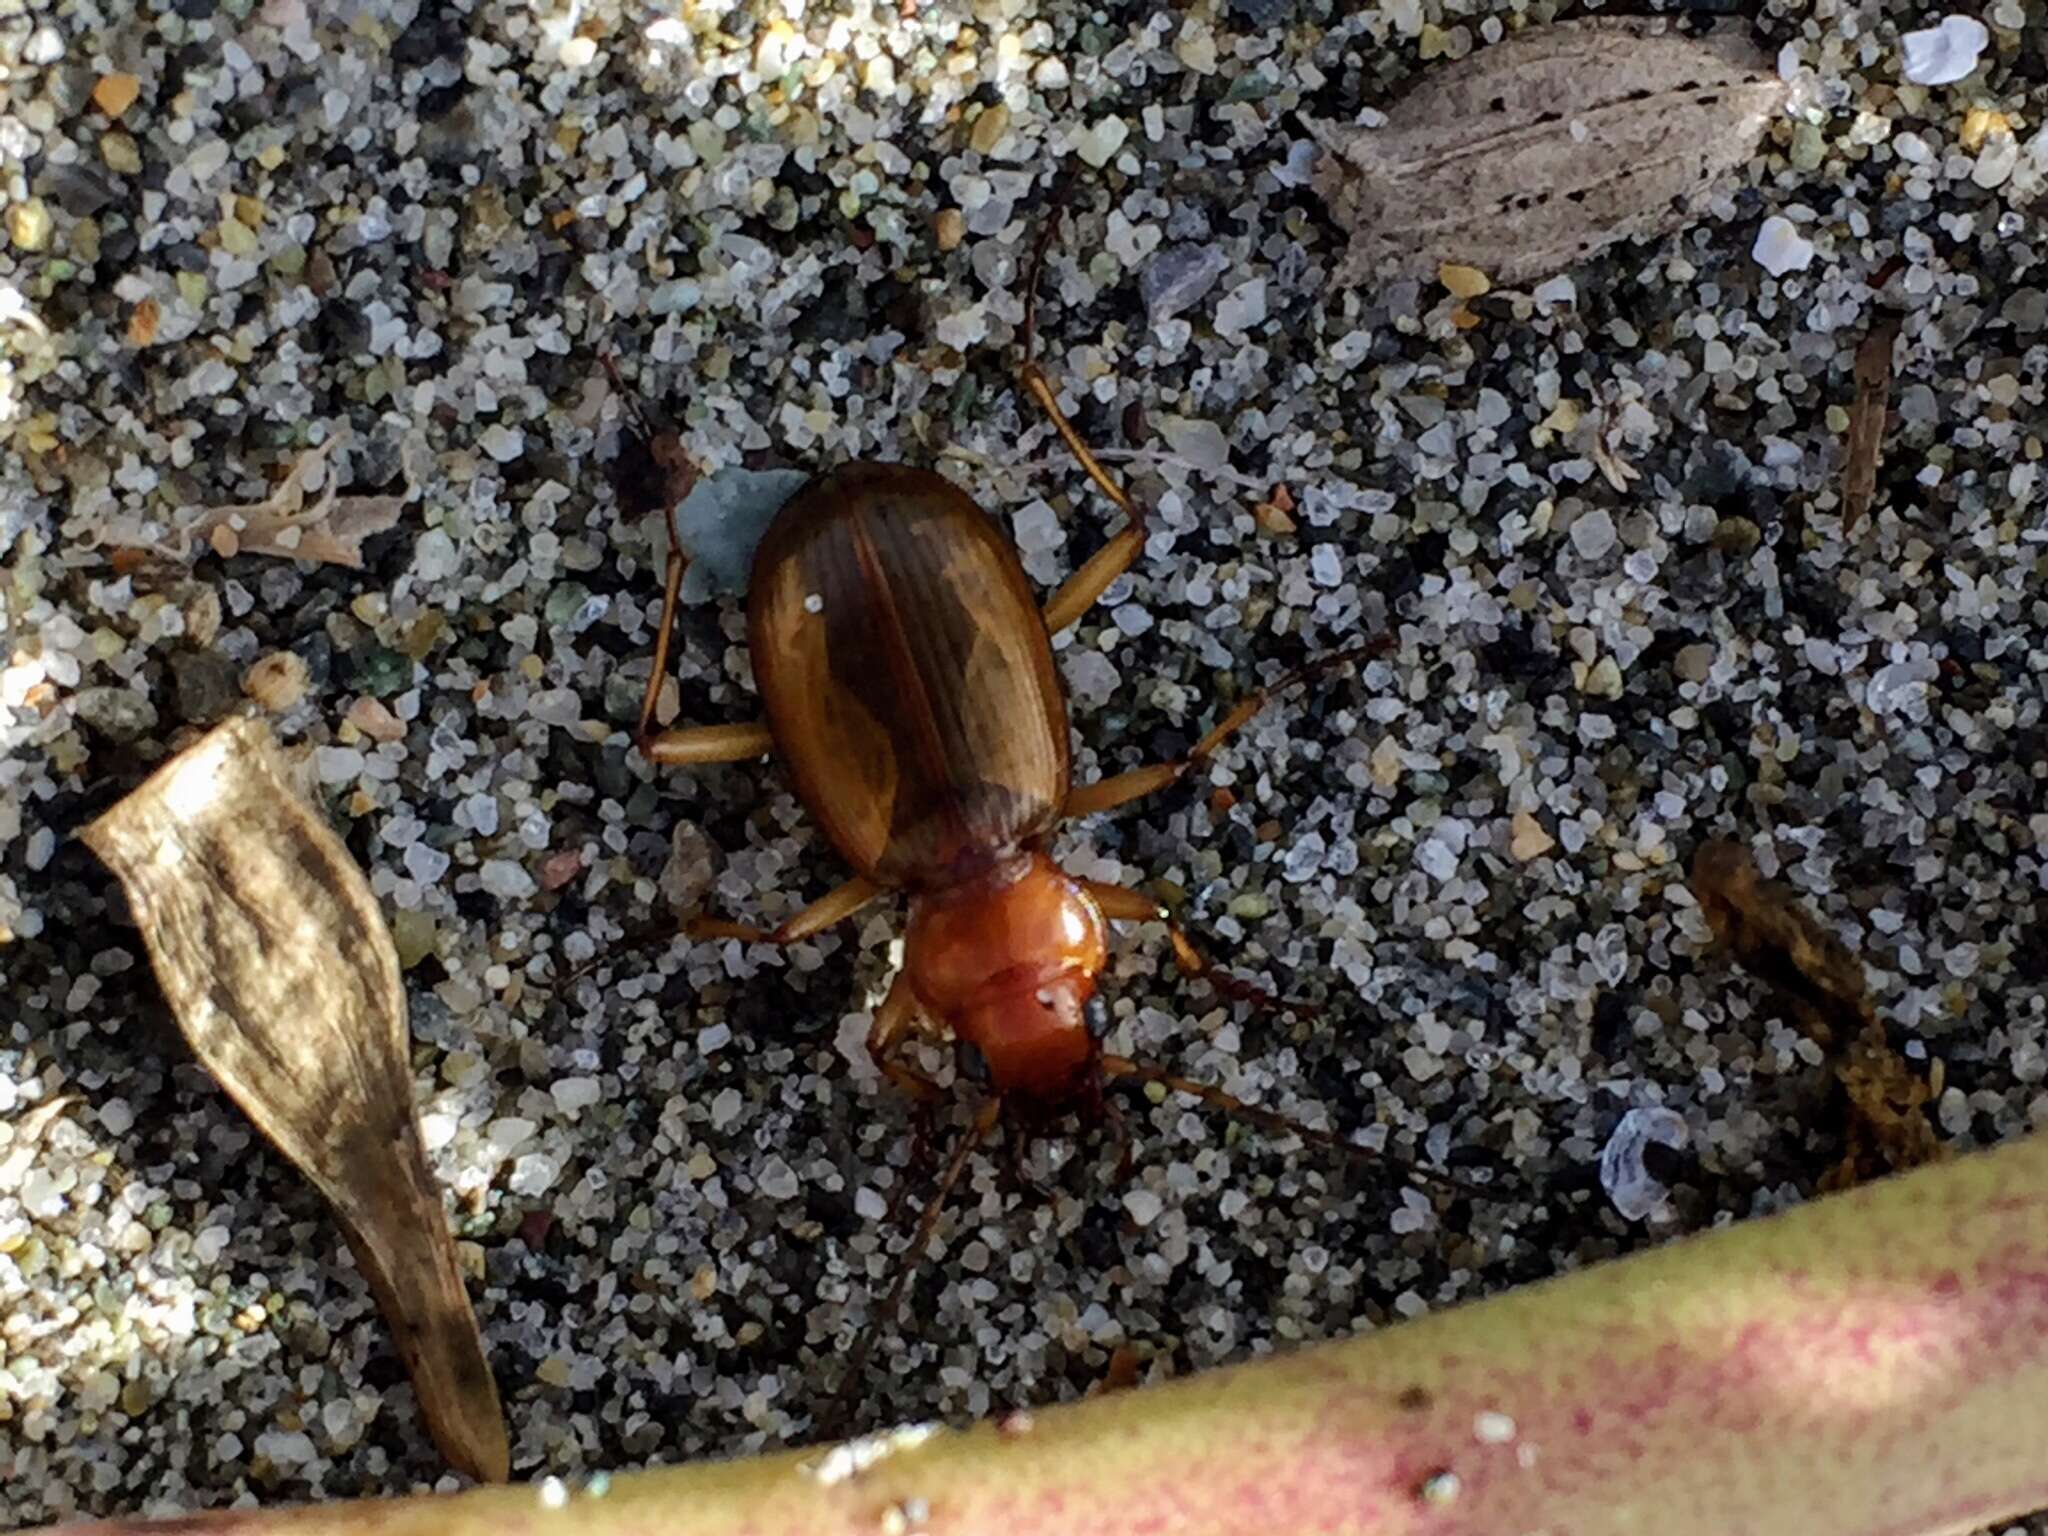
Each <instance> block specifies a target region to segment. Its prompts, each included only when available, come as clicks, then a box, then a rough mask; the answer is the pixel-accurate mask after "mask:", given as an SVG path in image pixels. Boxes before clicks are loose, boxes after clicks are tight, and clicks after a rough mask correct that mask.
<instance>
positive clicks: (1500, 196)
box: [1308, 17, 1785, 284]
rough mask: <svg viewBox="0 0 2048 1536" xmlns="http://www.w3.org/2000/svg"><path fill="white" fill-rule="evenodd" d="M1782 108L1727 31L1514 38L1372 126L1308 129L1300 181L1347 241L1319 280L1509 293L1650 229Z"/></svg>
mask: <svg viewBox="0 0 2048 1536" xmlns="http://www.w3.org/2000/svg"><path fill="white" fill-rule="evenodd" d="M1784 96H1785V86H1784V83H1783V82H1782V81H1780V80H1779V79H1778V77H1777V76H1776V74H1775V73H1774V72H1772V71H1771V70H1770V69H1769V68H1768V66H1767V64H1766V62H1765V60H1764V59H1763V58H1762V56H1761V55H1759V54H1757V53H1756V52H1755V51H1754V50H1753V49H1752V48H1751V47H1750V46H1749V45H1748V44H1747V42H1746V41H1745V40H1743V39H1740V38H1738V37H1735V36H1733V35H1727V36H1721V37H1717V38H1715V39H1713V40H1711V41H1696V40H1694V39H1691V38H1688V37H1685V36H1683V35H1681V34H1680V33H1678V32H1677V31H1675V30H1672V29H1670V28H1669V27H1667V25H1666V24H1665V23H1663V22H1661V21H1658V20H1655V19H1652V18H1641V17H1610V18H1600V19H1595V20H1590V21H1573V22H1564V23H1559V24H1557V25H1554V26H1547V27H1531V28H1529V29H1528V30H1527V31H1524V32H1519V33H1516V34H1515V35H1513V36H1511V37H1509V38H1507V39H1505V40H1504V41H1502V42H1499V43H1496V44H1494V45H1493V46H1492V47H1490V48H1483V49H1480V50H1479V51H1477V52H1475V53H1473V54H1470V55H1468V56H1467V57H1465V58H1463V59H1460V60H1458V61H1457V62H1456V63H1454V64H1448V65H1445V66H1444V67H1443V68H1441V69H1437V70H1432V71H1430V72H1429V73H1427V74H1426V75H1424V76H1423V78H1422V79H1421V81H1420V82H1419V84H1417V85H1416V87H1415V88H1414V89H1412V90H1411V91H1410V92H1409V93H1408V94H1407V95H1405V96H1403V97H1402V98H1401V99H1400V100H1399V101H1397V102H1396V103H1395V104H1394V105H1393V106H1392V107H1391V108H1390V109H1389V110H1388V112H1387V118H1386V123H1385V125H1384V126H1382V127H1378V128H1349V127H1342V126H1337V125H1331V124H1317V123H1313V122H1311V123H1310V124H1309V125H1308V126H1309V128H1310V131H1311V132H1313V133H1314V134H1315V135H1316V137H1317V138H1318V139H1319V140H1320V141H1321V142H1322V145H1323V147H1324V149H1325V150H1326V151H1327V153H1326V154H1324V155H1323V156H1322V157H1321V158H1320V160H1319V161H1318V162H1317V165H1316V170H1315V184H1316V188H1317V190H1318V191H1319V192H1320V193H1321V194H1322V195H1323V197H1324V198H1325V199H1326V200H1327V201H1328V202H1329V204H1330V212H1331V215H1332V216H1333V217H1334V218H1335V219H1336V221H1337V222H1338V223H1339V224H1341V225H1343V226H1344V227H1345V228H1346V229H1348V230H1349V231H1350V232H1351V246H1350V250H1349V251H1348V252H1347V254H1346V256H1345V258H1344V261H1343V264H1342V266H1341V267H1340V268H1339V270H1338V272H1337V275H1336V280H1337V281H1338V282H1339V283H1356V282H1359V281H1361V280H1363V279H1366V278H1368V277H1373V276H1379V275H1399V276H1405V277H1428V276H1432V275H1434V274H1435V273H1436V272H1437V271H1438V269H1439V268H1440V267H1441V266H1443V265H1444V264H1447V263H1448V264H1451V265H1455V266H1461V267H1471V268H1477V269H1478V270H1479V271H1481V272H1484V273H1485V274H1487V275H1488V276H1489V277H1490V278H1491V279H1492V280H1493V281H1494V282H1495V283H1497V284H1498V283H1518V282H1524V281H1527V280H1529V279H1531V278H1535V277H1541V276H1543V275H1545V274H1547V273H1551V272H1556V271H1559V270H1560V269H1562V268H1564V267H1568V266H1571V265H1572V264H1574V263H1575V262H1579V261H1582V260H1584V259H1585V258H1586V257H1588V256H1591V255H1592V254H1593V253H1594V252H1596V251H1599V250H1602V249H1604V248H1605V247H1607V246H1609V245H1612V244H1614V243H1615V242H1616V241H1618V240H1626V239H1630V238H1633V237H1641V236H1655V235H1662V234H1665V233H1667V232H1669V231H1670V230H1672V229H1675V228H1677V227H1678V226H1679V225H1681V224H1683V223H1684V222H1685V221H1686V220H1687V219H1689V218H1691V217H1693V216H1694V215H1695V214H1696V213H1697V212H1698V210H1699V209H1700V208H1701V207H1703V206H1704V204H1705V202H1706V199H1707V196H1708V194H1709V192H1710V191H1711V190H1712V188H1713V186H1714V185H1715V183H1716V182H1718V181H1719V180H1720V179H1721V178H1722V177H1723V176H1724V175H1726V174H1727V173H1728V172H1730V171H1732V170H1733V169H1734V168H1735V167H1737V166H1739V165H1741V164H1742V163H1743V162H1744V161H1745V160H1747V159H1748V158H1749V156H1750V154H1751V153H1752V152H1753V151H1754V149H1755V147H1756V143H1757V140H1758V138H1759V137H1760V136H1761V135H1762V133H1763V131H1764V129H1765V127H1766V126H1767V125H1768V124H1769V122H1770V119H1771V116H1772V114H1773V113H1774V112H1776V111H1777V110H1778V108H1779V105H1780V104H1781V103H1782V102H1783V100H1784Z"/></svg>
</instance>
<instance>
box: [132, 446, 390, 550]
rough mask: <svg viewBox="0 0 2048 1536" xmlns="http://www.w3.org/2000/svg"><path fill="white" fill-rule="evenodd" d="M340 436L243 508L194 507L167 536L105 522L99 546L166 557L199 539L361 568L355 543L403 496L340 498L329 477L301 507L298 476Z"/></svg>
mask: <svg viewBox="0 0 2048 1536" xmlns="http://www.w3.org/2000/svg"><path fill="white" fill-rule="evenodd" d="M347 439H348V434H347V433H346V432H337V433H336V434H335V435H334V436H332V437H330V438H328V439H327V441H326V442H324V443H322V444H320V446H319V447H317V448H309V449H307V450H306V451H305V452H303V453H301V454H300V455H299V457H298V458H297V460H296V461H294V462H293V464H292V467H291V469H290V470H289V471H288V472H287V473H286V475H285V477H284V479H283V480H282V481H280V482H279V484H278V486H277V488H276V489H275V490H273V491H272V492H271V493H270V494H269V495H268V496H266V497H264V498H263V500H261V501H257V502H251V503H249V504H247V505H245V506H228V507H202V508H200V509H199V510H198V511H197V512H196V513H191V514H188V515H186V516H185V517H182V518H180V519H179V521H178V522H177V524H176V526H174V527H173V528H172V529H171V530H170V531H169V532H168V533H166V534H161V535H158V534H153V533H152V532H151V531H150V529H149V527H148V526H147V525H146V524H145V523H144V521H143V520H142V519H140V518H134V517H124V518H116V519H113V520H111V521H110V522H109V523H108V524H107V525H106V526H105V527H103V528H102V529H101V530H100V542H101V543H102V544H117V545H122V546H127V547H131V548H136V549H144V550H148V551H150V552H151V553H154V554H158V555H161V556H163V557H165V558H166V559H171V560H189V559H191V558H192V549H193V545H194V544H195V543H196V542H204V543H206V544H207V545H208V546H209V547H210V548H212V549H214V550H215V551H216V552H217V553H220V554H223V555H227V554H244V555H276V556H279V557H281V558H284V559H290V560H317V561H320V562H321V563H323V564H326V565H344V566H347V567H348V568H349V569H350V570H357V571H359V570H361V569H362V568H363V548H362V547H363V541H364V540H365V539H368V538H371V537H373V536H375V535H377V534H380V533H382V532H384V531H385V530H386V529H388V528H390V527H391V526H392V525H393V524H395V523H396V522H397V521H398V514H399V512H400V511H401V510H402V509H403V507H404V506H405V497H403V496H343V495H340V494H338V493H337V492H336V490H335V487H334V482H333V480H332V479H330V480H329V481H328V483H327V485H326V486H325V487H324V488H323V489H322V490H321V492H320V497H319V499H318V500H317V501H315V502H314V503H313V505H312V506H310V507H308V506H307V505H306V484H305V482H306V476H307V475H308V473H310V472H311V470H312V468H313V466H314V465H316V464H324V463H325V462H326V461H327V456H328V455H329V454H331V453H333V452H334V450H335V449H336V448H337V447H339V446H340V445H341V444H342V443H343V442H346V441H347Z"/></svg>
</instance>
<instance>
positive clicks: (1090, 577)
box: [1017, 214, 1145, 634]
mask: <svg viewBox="0 0 2048 1536" xmlns="http://www.w3.org/2000/svg"><path fill="white" fill-rule="evenodd" d="M1058 228H1059V217H1058V215H1057V214H1055V215H1054V216H1053V218H1052V219H1050V220H1049V221H1048V222H1047V224H1046V226H1045V232H1044V233H1043V234H1042V235H1040V236H1039V239H1038V248H1037V250H1036V251H1035V252H1033V254H1032V257H1031V275H1030V277H1029V278H1028V279H1027V280H1026V282H1025V299H1024V361H1023V364H1022V365H1021V366H1020V367H1019V368H1018V370H1017V374H1018V379H1019V382H1021V383H1022V384H1023V386H1024V392H1025V393H1026V394H1028V395H1030V396H1031V398H1032V399H1034V400H1036V401H1037V402H1038V405H1039V409H1041V410H1042V411H1044V412H1045V414H1046V416H1047V418H1048V419H1049V420H1050V421H1051V422H1052V424H1053V429H1054V430H1055V431H1057V432H1058V433H1059V435H1060V437H1061V439H1062V440H1063V441H1064V442H1065V443H1066V445H1067V447H1068V448H1069V449H1070V450H1072V452H1073V455H1074V457H1075V458H1076V459H1078V460H1079V461H1080V464H1081V468H1082V469H1084V470H1086V471H1087V472H1088V478H1089V479H1090V480H1093V481H1094V482H1095V483H1096V485H1098V486H1099V487H1101V489H1102V494H1103V495H1105V496H1107V497H1108V498H1109V499H1110V500H1111V501H1112V502H1114V503H1115V504H1116V508H1117V510H1118V511H1119V512H1121V513H1123V515H1124V517H1125V518H1126V519H1127V522H1126V524H1125V526H1124V527H1122V528H1120V529H1118V530H1117V532H1116V534H1115V536H1114V537H1113V538H1111V539H1110V541H1109V542H1108V543H1107V544H1105V545H1103V546H1102V548H1100V549H1098V550H1097V551H1095V553H1094V554H1092V555H1090V556H1089V557H1088V559H1087V560H1086V561H1084V562H1083V563H1082V565H1081V568H1080V569H1079V570H1078V571H1076V572H1074V574H1073V575H1071V576H1069V577H1068V578H1067V579H1066V580H1065V581H1064V582H1063V583H1061V585H1060V589H1059V591H1057V592H1055V593H1054V594H1053V597H1052V601H1051V602H1049V603H1047V604H1046V605H1045V627H1046V628H1047V629H1048V630H1050V631H1051V632H1052V633H1054V634H1058V633H1059V632H1060V631H1061V630H1063V629H1065V628H1066V627H1067V626H1068V625H1069V624H1072V623H1073V622H1074V621H1075V620H1076V619H1078V618H1080V617H1081V615H1082V614H1084V613H1086V612H1087V611H1088V610H1089V609H1090V608H1091V607H1093V606H1094V603H1095V600H1096V599H1097V598H1098V597H1100V596H1102V594H1103V593H1104V592H1105V591H1106V590H1107V589H1108V587H1109V584H1110V583H1111V582H1113V581H1115V580H1116V579H1117V577H1119V576H1121V575H1123V573H1124V572H1125V571H1127V570H1129V569H1130V568H1131V562H1133V561H1134V560H1136V559H1137V558H1138V552H1139V551H1140V550H1142V549H1143V548H1144V547H1145V509H1144V508H1143V507H1141V506H1140V505H1139V504H1138V503H1137V502H1136V501H1135V500H1133V499H1132V497H1131V494H1130V492H1128V491H1126V490H1125V489H1124V488H1123V487H1122V486H1121V485H1119V484H1117V481H1116V477H1115V476H1114V475H1112V474H1111V473H1110V472H1109V471H1108V470H1106V469H1104V468H1103V467H1102V461H1101V460H1100V459H1098V458H1096V457H1095V455H1094V453H1093V452H1092V451H1091V450H1090V449H1089V447H1088V445H1087V443H1085V442H1083V441H1082V439H1081V434H1080V433H1079V432H1078V431H1076V430H1075V428H1074V424H1073V423H1072V422H1071V421H1069V420H1067V413H1066V412H1065V411H1063V410H1061V409H1060V399H1059V391H1057V390H1055V389H1054V388H1053V387H1052V381H1051V380H1050V379H1048V378H1047V377H1046V375H1045V370H1044V369H1043V368H1041V367H1040V366H1039V365H1038V274H1039V272H1040V271H1041V270H1043V268H1044V266H1045V248H1046V246H1048V245H1049V244H1051V243H1052V236H1053V232H1054V231H1055V230H1056V229H1058Z"/></svg>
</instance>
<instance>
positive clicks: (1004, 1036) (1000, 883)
mask: <svg viewBox="0 0 2048 1536" xmlns="http://www.w3.org/2000/svg"><path fill="white" fill-rule="evenodd" d="M1108 958H1109V938H1108V928H1107V925H1106V924H1105V923H1104V922H1103V917H1102V912H1101V909H1100V908H1098V907H1097V906H1096V905H1095V902H1094V899H1093V898H1092V897H1090V896H1089V895H1088V893H1087V892H1086V891H1085V890H1083V889H1082V888H1081V886H1080V885H1079V883H1078V882H1076V881H1074V880H1073V879H1071V878H1069V877H1068V876H1067V875H1065V874H1063V873H1061V871H1060V869H1059V867H1058V866H1057V865H1055V864H1054V863H1053V862H1052V861H1051V860H1050V859H1048V858H1047V857H1046V856H1045V855H1044V854H1042V853H1032V854H1026V855H1023V856H1021V857H1020V858H1018V859H1017V860H1016V861H1015V863H1014V864H1011V865H1008V866H1006V867H1003V868H1000V869H998V870H996V871H993V872H992V873H990V874H988V875H986V876H983V877H981V878H978V879H975V880H972V881H969V882H967V883H965V884H962V885H957V886H953V887H950V888H948V889H946V890H942V891H935V892H930V893H927V894H925V895H923V896H920V897H919V898H918V900H917V902H916V904H915V905H914V906H913V907H912V909H911V914H910V926H909V929H908V931H907V932H906V934H905V936H904V946H903V960H904V967H905V969H906V970H907V971H908V972H909V976H910V985H911V987H912V989H913V990H914V991H915V992H916V993H917V996H918V999H919V1000H920V1001H921V1002H922V1003H923V1004H924V1005H925V1007H926V1008H928V1009H930V1010H931V1012H932V1013H933V1014H934V1015H935V1016H936V1017H937V1018H939V1019H940V1020H941V1021H943V1022H944V1023H946V1024H947V1025H949V1026H950V1027H951V1029H952V1031H953V1034H954V1037H955V1038H956V1039H959V1040H961V1041H964V1042H966V1043H968V1044H970V1045H972V1046H974V1047H975V1048H976V1049H977V1050H979V1051H980V1053H981V1056H982V1059H983V1060H984V1061H985V1062H986V1063H987V1064H988V1080H989V1086H990V1087H991V1088H993V1089H994V1090H995V1091H996V1092H997V1093H998V1094H1013V1093H1014V1094H1021V1095H1023V1096H1025V1097H1026V1098H1030V1099H1036V1100H1039V1101H1041V1102H1048V1103H1058V1102H1062V1101H1064V1100H1066V1099H1069V1098H1071V1097H1072V1096H1073V1095H1074V1094H1075V1092H1076V1091H1077V1088H1078V1086H1079V1084H1080V1082H1081V1081H1082V1080H1084V1079H1085V1078H1086V1077H1087V1075H1088V1073H1089V1071H1090V1070H1091V1068H1092V1065H1093V1061H1094V1057H1095V1052H1096V1050H1097V1042H1096V1037H1095V1032H1094V1031H1093V1030H1092V1029H1091V1028H1090V1013H1091V1011H1092V1010H1091V1009H1090V1007H1089V1004H1090V1002H1091V1000H1093V998H1094V996H1095V978H1096V977H1097V976H1099V975H1100V974H1101V973H1102V968H1103V966H1104V965H1105V964H1107V963H1108Z"/></svg>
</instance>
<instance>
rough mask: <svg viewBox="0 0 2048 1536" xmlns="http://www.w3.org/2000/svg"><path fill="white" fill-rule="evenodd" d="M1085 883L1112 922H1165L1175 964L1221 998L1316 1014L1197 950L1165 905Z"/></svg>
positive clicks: (1120, 889)
mask: <svg viewBox="0 0 2048 1536" xmlns="http://www.w3.org/2000/svg"><path fill="white" fill-rule="evenodd" d="M1081 884H1082V886H1083V888H1084V889H1086V891H1087V892H1088V894H1089V895H1090V896H1092V897H1094V898H1095V905H1096V906H1098V907H1100V908H1101V909H1102V915H1103V916H1104V917H1106V918H1108V919H1109V920H1110V921H1111V922H1125V923H1164V924H1165V925H1166V937H1167V941H1168V942H1169V943H1170V944H1172V945H1173V959H1174V963H1175V964H1176V965H1178V966H1179V967H1180V972H1181V974H1182V975H1183V976H1191V977H1200V978H1201V979H1202V980H1204V981H1206V982H1208V983H1209V985H1210V986H1212V987H1214V988H1215V989H1216V991H1217V992H1218V993H1219V994H1220V995H1222V996H1224V997H1227V998H1231V999H1233V1000H1234V1001H1237V1002H1242V1003H1250V1004H1252V1005H1253V1006H1254V1007H1258V1008H1277V1007H1280V1006H1282V1005H1283V1004H1284V1005H1285V1006H1286V1007H1289V1008H1291V1009H1293V1010H1294V1011H1295V1012H1297V1013H1304V1014H1313V1013H1315V1012H1316V1009H1315V1006H1314V1005H1313V1004H1310V1003H1299V1002H1295V1001H1293V1000H1291V999H1287V998H1281V997H1276V996H1274V994H1272V993H1271V992H1268V991H1267V990H1266V989H1265V988H1264V987H1259V986H1254V985H1253V984H1252V983H1251V982H1249V981H1243V980H1241V979H1239V978H1238V977H1236V976H1233V975H1231V974H1230V973H1229V972H1228V971H1226V970H1224V969H1223V968H1222V967H1221V966H1219V965H1218V964H1217V963H1216V962H1215V961H1214V960H1211V959H1210V958H1209V957H1208V956H1207V955H1205V954H1203V953H1202V951H1201V950H1200V949H1199V948H1197V947H1196V945H1195V941H1194V939H1193V938H1192V937H1190V936H1189V934H1188V931H1187V929H1185V928H1183V927H1182V926H1181V925H1180V922H1179V920H1178V919H1177V918H1175V917H1174V915H1173V914H1172V913H1171V912H1169V911H1168V910H1167V909H1166V905H1165V903H1164V902H1161V901H1158V900H1156V899H1155V898H1153V897H1150V896H1147V895H1146V894H1145V893H1144V892H1143V891H1134V890H1132V889H1131V888H1130V887H1129V886H1126V885H1112V884H1110V883H1109V882H1108V881H1107V880H1083V881H1082V882H1081Z"/></svg>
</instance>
